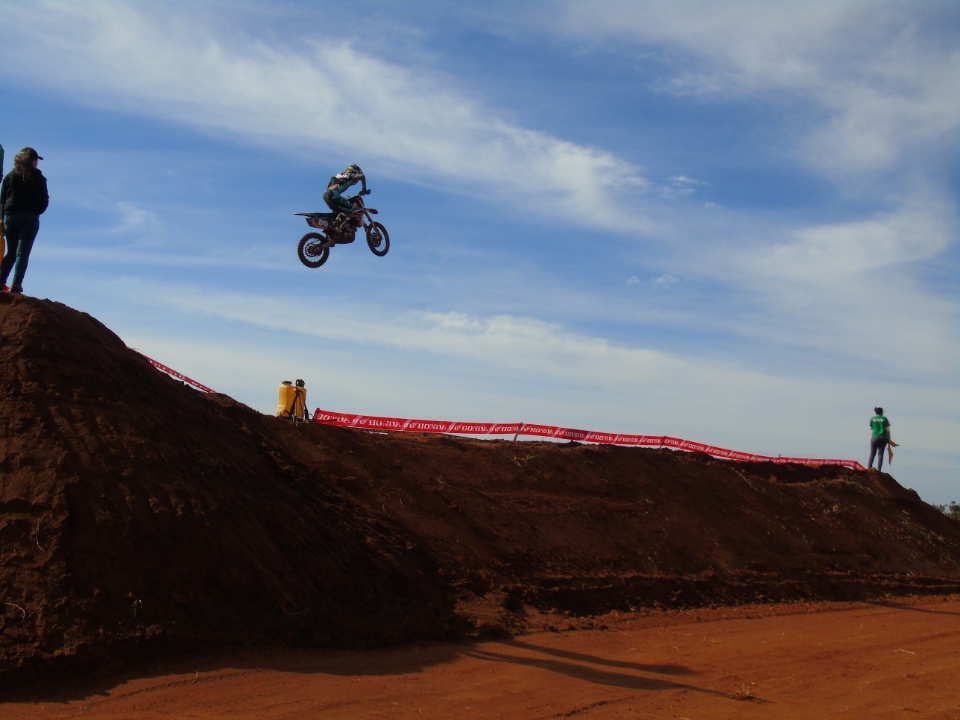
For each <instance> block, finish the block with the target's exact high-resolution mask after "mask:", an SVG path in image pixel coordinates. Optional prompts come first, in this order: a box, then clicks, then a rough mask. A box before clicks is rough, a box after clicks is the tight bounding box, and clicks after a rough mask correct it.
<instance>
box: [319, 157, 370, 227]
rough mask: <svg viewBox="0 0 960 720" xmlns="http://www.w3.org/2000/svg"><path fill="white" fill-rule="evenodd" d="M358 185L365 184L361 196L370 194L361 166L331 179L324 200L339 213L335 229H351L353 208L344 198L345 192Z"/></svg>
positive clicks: (352, 167) (349, 169)
mask: <svg viewBox="0 0 960 720" xmlns="http://www.w3.org/2000/svg"><path fill="white" fill-rule="evenodd" d="M357 183H362V184H363V189H362V190H361V191H360V194H361V195H368V194H370V191H369V190H367V178H366V176H365V175H364V174H363V170H361V169H360V166H359V165H356V164H354V165H350V166H349V167H348V168H347V169H346V170H344V171H343V172H341V173H338V174H336V175H334V176H333V177H332V178H330V182H329V183H327V189H326V190H325V191H324V193H323V200H324V202H326V203H327V206H328V207H329V208H330V209H331V210H333V211H334V212H335V213H339V215H337V219H336V220H335V221H334V227H337V228H339V229H341V230H345V229H346V228H347V227H349V225H350V214H351V213H352V212H353V208H352V207H351V205H350V201H349V200H347V199H346V198H345V197H343V192H344V191H345V190H347V189H348V188H351V187H353V186H354V185H356V184H357Z"/></svg>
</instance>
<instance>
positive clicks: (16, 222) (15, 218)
mask: <svg viewBox="0 0 960 720" xmlns="http://www.w3.org/2000/svg"><path fill="white" fill-rule="evenodd" d="M38 232H40V216H39V215H34V214H33V213H13V214H12V215H5V216H4V218H3V234H4V237H5V238H6V241H7V248H6V253H5V254H4V256H3V262H0V285H6V284H7V277H9V275H10V271H11V270H13V282H12V283H10V287H12V288H13V289H15V290H20V289H21V285H22V284H23V276H24V275H26V273H27V264H28V263H29V262H30V251H31V250H33V241H34V240H36V239H37V233H38Z"/></svg>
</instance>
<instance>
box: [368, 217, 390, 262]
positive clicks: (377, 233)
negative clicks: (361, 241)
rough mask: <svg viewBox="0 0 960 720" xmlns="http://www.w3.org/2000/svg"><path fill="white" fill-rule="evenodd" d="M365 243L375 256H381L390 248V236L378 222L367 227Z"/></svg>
mask: <svg viewBox="0 0 960 720" xmlns="http://www.w3.org/2000/svg"><path fill="white" fill-rule="evenodd" d="M367 245H368V246H369V247H370V250H371V251H372V252H373V254H374V255H376V256H377V257H383V256H384V255H386V254H387V252H388V251H389V250H390V236H389V235H388V234H387V229H386V228H385V227H384V226H383V225H381V224H380V223H378V222H375V223H373V224H372V225H370V226H369V227H368V228H367Z"/></svg>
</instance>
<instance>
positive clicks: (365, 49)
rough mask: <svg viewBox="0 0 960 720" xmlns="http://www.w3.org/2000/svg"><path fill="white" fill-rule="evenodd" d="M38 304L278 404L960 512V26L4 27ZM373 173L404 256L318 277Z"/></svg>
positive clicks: (557, 9)
mask: <svg viewBox="0 0 960 720" xmlns="http://www.w3.org/2000/svg"><path fill="white" fill-rule="evenodd" d="M0 16H2V17H3V19H4V22H3V24H4V26H5V28H6V30H5V31H4V33H3V39H2V42H0V80H2V85H0V98H2V103H0V106H2V108H3V112H0V144H2V145H3V146H4V148H5V150H6V152H7V160H6V164H5V169H7V170H8V169H9V168H10V166H11V162H12V156H13V154H14V153H15V152H16V151H17V150H19V149H20V148H21V147H23V146H25V145H30V146H33V147H35V148H36V149H37V150H38V151H39V152H40V154H41V155H43V156H44V158H45V159H44V160H43V161H42V162H41V164H40V166H41V169H42V170H43V171H44V173H45V174H46V176H47V178H48V182H49V187H50V193H51V198H52V199H51V205H50V209H49V210H48V212H47V213H46V214H45V215H44V216H43V218H42V220H41V229H40V235H39V236H38V239H37V243H36V245H35V248H34V252H33V255H32V258H31V265H30V269H29V271H28V274H27V278H26V281H25V283H24V289H25V291H26V293H27V294H28V295H33V296H36V297H42V298H50V299H52V300H56V301H59V302H62V303H65V304H67V305H69V306H71V307H74V308H77V309H79V310H82V311H84V312H87V313H89V314H91V315H93V316H94V317H96V318H97V319H99V320H100V321H102V322H103V323H104V324H106V325H107V326H108V327H109V328H110V329H111V330H113V331H114V332H116V333H117V334H118V335H119V336H120V337H121V338H122V339H123V340H124V341H125V342H126V343H127V344H128V345H130V346H131V347H134V348H137V349H139V350H140V351H142V352H143V353H145V354H147V355H148V356H150V357H153V358H154V359H156V360H158V361H160V362H162V363H165V364H167V365H169V366H170V367H173V368H175V369H177V370H178V371H180V372H182V373H184V374H185V375H188V376H190V377H192V378H194V379H196V380H197V381H199V382H201V383H203V384H205V385H208V386H210V387H212V388H214V389H216V390H218V391H219V392H223V393H226V394H228V395H230V396H232V397H234V398H236V399H237V400H240V401H241V402H244V403H246V404H248V405H250V406H251V407H253V408H255V409H257V410H260V411H262V412H265V413H271V414H272V413H273V411H274V409H275V407H276V401H277V386H278V385H279V383H280V381H281V380H285V379H291V380H292V379H295V378H303V379H304V380H305V381H306V385H307V389H308V403H307V405H308V407H310V408H311V409H312V408H315V407H321V408H324V409H326V410H332V411H337V412H347V413H350V412H354V413H363V414H372V415H387V416H401V417H419V418H428V419H439V420H461V421H475V422H530V423H541V424H553V425H564V426H569V427H577V428H581V429H587V430H598V431H609V432H623V433H634V434H666V435H673V436H676V437H681V438H685V439H688V440H693V441H697V442H703V443H708V444H712V445H718V446H721V447H727V448H731V449H734V450H740V451H744V452H753V453H759V454H768V455H789V456H804V457H838V458H851V459H857V460H860V461H861V462H863V463H864V464H866V460H867V453H868V436H869V430H868V427H867V423H868V419H869V417H870V415H871V414H872V408H873V407H874V406H875V405H878V404H879V405H882V406H883V407H884V408H885V410H886V412H887V415H888V416H889V417H890V420H891V423H892V425H893V436H894V439H896V440H897V441H898V442H900V443H901V448H900V450H899V451H898V453H897V456H896V458H895V460H894V464H893V466H892V468H891V470H892V472H893V475H894V476H895V477H896V478H897V479H898V481H899V482H900V483H901V484H903V485H905V486H907V487H912V488H914V489H916V490H917V491H918V492H919V493H920V495H921V497H922V498H923V499H925V500H927V501H929V502H934V503H944V502H948V501H950V500H954V499H960V483H958V478H960V450H958V448H957V438H958V437H960V373H958V368H960V352H958V350H960V342H958V301H960V291H958V281H957V278H958V277H960V275H958V223H957V196H958V189H960V170H958V169H960V164H958V147H960V145H958V138H960V134H958V125H960V81H958V79H957V78H958V77H960V6H958V5H957V4H956V3H955V2H952V1H951V0H943V1H939V2H938V1H934V0H918V1H916V2H911V3H903V2H898V1H892V2H883V1H881V0H869V1H864V0H861V1H854V0H830V1H829V2H827V1H822V2H820V1H817V0H812V1H811V0H804V1H802V2H800V1H797V2H793V1H789V0H782V1H777V2H769V1H759V0H758V1H753V2H747V1H739V0H730V1H729V2H692V1H686V0H672V1H671V2H654V1H652V0H650V1H638V2H627V1H625V0H624V1H622V2H614V1H613V0H610V1H608V2H587V1H585V0H580V1H572V0H570V1H564V0H549V1H548V0H543V1H542V2H541V1H539V0H528V1H525V2H509V3H508V2H501V1H500V0H492V1H488V2H484V3H453V2H440V1H436V2H427V1H425V0H424V1H417V0H410V1H409V2H398V1H396V0H391V1H386V0H382V1H378V0H368V1H367V2H364V3H362V4H349V3H347V4H344V3H330V2H305V1H302V2H294V1H292V0H279V1H277V0H270V1H269V2H267V1H263V2H260V1H254V0H248V1H246V2H242V1H238V2H226V1H223V2H213V1H204V2H186V1H183V2H173V1H163V0H159V1H154V2H150V3H146V2H97V1H95V0H91V1H88V2H80V3H78V2H73V1H63V2H42V1H41V2H31V3H23V2H19V1H18V0H0ZM353 162H356V163H358V164H360V165H361V166H362V167H363V169H364V171H365V172H366V174H367V177H368V182H369V186H370V188H371V189H372V191H373V192H372V194H371V196H370V198H368V200H369V204H370V205H371V206H373V207H376V208H377V209H379V211H380V220H381V221H382V222H383V223H384V224H385V225H386V227H387V229H388V230H389V232H390V236H391V240H392V247H391V250H390V253H389V254H388V255H387V256H385V257H383V258H378V257H375V256H374V255H373V254H372V253H370V252H369V250H368V249H367V248H366V247H365V246H364V245H363V244H360V243H358V244H355V245H353V246H346V247H338V248H335V249H334V250H333V252H332V253H331V257H330V260H329V261H328V262H327V264H326V265H325V266H323V267H322V268H320V269H316V270H311V269H308V268H306V267H304V266H302V265H301V264H300V263H299V261H298V260H297V256H296V244H297V241H298V239H299V238H300V236H301V235H302V234H303V233H305V232H307V231H308V230H309V228H308V227H307V226H306V224H305V223H304V222H303V220H302V218H298V217H295V215H294V213H296V212H301V211H313V210H323V209H324V207H323V202H322V199H321V193H322V191H323V188H324V186H325V183H326V181H327V180H328V178H329V177H330V175H332V174H333V173H335V172H337V171H339V170H341V169H342V168H343V167H344V166H345V165H347V164H348V163H353Z"/></svg>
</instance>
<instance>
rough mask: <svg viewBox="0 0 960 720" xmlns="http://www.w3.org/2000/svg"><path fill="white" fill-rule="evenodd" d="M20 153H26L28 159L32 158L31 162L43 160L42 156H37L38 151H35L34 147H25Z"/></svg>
mask: <svg viewBox="0 0 960 720" xmlns="http://www.w3.org/2000/svg"><path fill="white" fill-rule="evenodd" d="M20 152H22V153H25V154H26V156H27V157H28V158H30V159H31V160H43V158H42V157H40V156H39V155H38V154H37V151H36V150H34V149H33V148H32V147H25V148H24V149H23V150H21V151H20Z"/></svg>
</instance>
